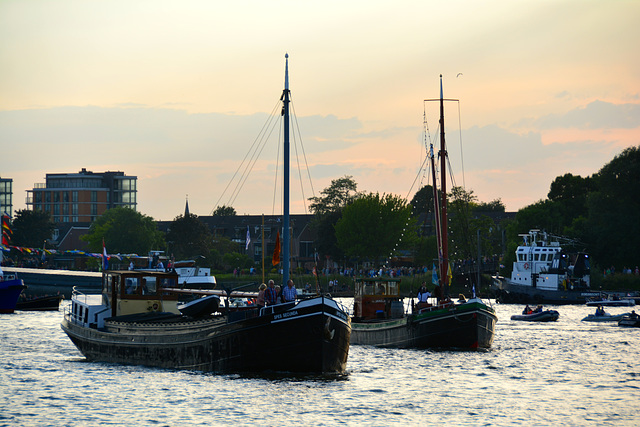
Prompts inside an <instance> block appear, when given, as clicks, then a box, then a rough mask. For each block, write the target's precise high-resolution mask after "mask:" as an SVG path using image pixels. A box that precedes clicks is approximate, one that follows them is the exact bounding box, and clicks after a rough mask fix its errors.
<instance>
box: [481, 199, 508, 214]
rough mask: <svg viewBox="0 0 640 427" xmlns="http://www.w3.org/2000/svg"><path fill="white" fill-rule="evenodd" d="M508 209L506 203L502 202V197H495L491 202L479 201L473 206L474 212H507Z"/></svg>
mask: <svg viewBox="0 0 640 427" xmlns="http://www.w3.org/2000/svg"><path fill="white" fill-rule="evenodd" d="M506 210H507V208H506V206H505V205H504V203H502V199H495V200H492V201H490V202H489V203H484V202H481V203H477V204H476V206H475V207H474V208H473V211H474V212H505V211H506Z"/></svg>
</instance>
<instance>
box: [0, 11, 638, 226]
mask: <svg viewBox="0 0 640 427" xmlns="http://www.w3.org/2000/svg"><path fill="white" fill-rule="evenodd" d="M638 17H640V2H639V1H615V0H612V1H601V0H597V1H588V0H587V1H563V0H557V1H550V0H549V1H545V0H542V1H540V0H537V1H524V0H521V1H519V0H515V1H455V0H454V1H449V2H435V1H424V0H422V1H404V0H395V1H393V2H392V1H375V0H368V1H339V2H338V1H325V2H313V3H312V2H303V1H278V0H274V1H237V2H222V1H211V0H180V1H177V0H176V1H174V0H148V1H146V0H136V1H131V0H126V1H125V0H123V1H120V0H109V1H106V0H105V1H103V0H55V1H54V0H51V1H47V0H3V1H0V176H1V177H3V178H13V180H14V212H15V211H16V210H19V209H24V208H25V207H26V205H25V198H26V190H28V189H31V188H33V186H34V184H35V183H44V182H45V175H46V174H47V173H71V172H78V171H79V170H80V169H82V168H86V169H88V170H92V171H94V172H103V171H107V170H112V171H113V170H118V171H123V172H125V173H126V174H127V175H134V176H137V177H138V191H139V192H138V210H139V211H140V212H142V213H144V214H145V215H149V216H151V217H153V218H155V219H157V220H171V219H173V218H174V217H175V216H177V215H179V214H181V213H182V212H183V211H184V202H185V198H186V197H187V195H188V199H189V207H190V210H191V212H192V213H195V214H197V215H210V214H211V212H212V210H213V209H215V207H216V203H217V202H218V201H219V203H220V204H229V203H228V202H229V196H230V194H229V193H228V192H227V193H224V190H225V187H227V185H228V183H229V182H230V179H231V177H232V176H233V174H234V172H235V171H236V169H237V168H238V166H239V165H240V164H241V162H242V159H243V158H244V157H245V155H247V153H248V152H249V149H250V147H251V146H252V144H253V143H254V141H255V140H256V138H258V135H259V134H260V131H261V129H262V127H263V125H264V124H265V123H266V121H267V118H268V114H269V113H270V112H271V111H272V110H273V109H274V107H275V106H276V104H277V102H278V100H279V98H280V95H281V93H282V89H283V85H284V64H285V60H284V55H285V53H288V54H289V56H290V58H289V71H290V88H291V92H292V97H293V107H294V109H295V113H296V117H297V122H296V124H295V126H294V127H295V129H296V131H297V129H299V132H300V135H301V138H302V143H303V146H304V152H305V155H306V160H307V162H308V165H309V175H310V176H311V179H312V183H313V190H315V195H319V192H320V191H321V190H322V189H323V188H325V187H327V186H328V185H329V184H330V182H331V180H332V179H337V178H340V177H342V176H344V175H351V176H353V178H354V180H355V181H356V182H357V183H358V188H359V189H360V190H363V191H369V192H380V193H393V194H397V195H400V196H403V197H405V196H409V197H412V196H413V193H415V191H416V190H417V189H418V188H416V187H414V188H413V189H412V184H413V183H414V181H415V180H416V176H418V172H419V167H420V164H421V162H422V160H423V158H424V155H425V154H424V152H425V149H424V140H425V139H427V140H428V139H429V137H430V139H431V140H432V141H433V142H436V141H437V135H436V134H437V132H438V117H437V114H438V112H437V104H436V103H431V104H428V105H427V111H426V114H427V124H428V128H429V135H428V136H427V137H425V136H424V132H423V128H424V126H423V113H424V112H425V108H424V103H423V100H424V99H428V98H437V97H438V96H439V90H440V87H439V84H440V83H439V75H440V74H442V76H443V84H444V96H445V98H455V99H458V100H459V101H460V102H459V104H458V103H453V102H451V103H447V105H446V119H445V120H446V131H447V142H448V144H449V146H448V149H449V155H450V161H451V164H452V166H453V168H454V172H455V180H456V184H457V185H463V184H464V185H465V186H466V188H467V190H472V191H473V192H474V194H475V195H476V196H477V197H478V198H479V200H480V201H484V202H489V201H491V200H494V199H498V198H500V199H502V201H503V202H504V203H505V205H506V207H507V210H509V211H515V210H518V209H520V208H522V207H524V206H526V205H528V204H531V203H534V202H536V201H538V200H540V199H544V198H545V197H546V195H547V193H548V190H549V185H550V183H551V182H552V181H553V179H554V178H555V177H556V176H558V175H562V174H564V173H567V172H570V173H573V174H579V175H582V176H587V175H591V174H593V173H595V172H597V171H598V170H599V169H600V168H601V167H602V166H603V165H604V164H606V163H607V162H609V161H610V160H611V159H612V158H613V157H614V156H615V155H617V154H619V153H620V152H622V150H624V149H625V148H626V147H630V146H635V145H639V144H640V54H638V52H639V51H640V25H638V22H637V21H638ZM272 136H273V138H272V140H273V141H272V142H270V143H269V146H268V147H267V148H265V149H264V150H263V151H262V155H261V157H260V159H259V160H258V161H257V162H256V164H255V166H254V168H253V170H252V173H251V174H250V176H249V177H248V179H247V181H246V183H245V185H244V186H243V188H242V191H241V192H240V193H239V194H238V196H237V197H236V198H235V200H234V202H233V204H232V205H233V207H234V208H235V209H236V211H237V212H238V214H261V213H265V214H271V213H274V212H275V213H276V214H277V213H279V212H280V211H281V208H280V202H279V198H280V196H279V195H276V196H274V187H275V180H276V176H275V169H276V164H278V165H280V166H281V164H282V161H281V160H280V161H279V163H278V161H277V158H276V157H277V156H276V154H277V152H278V148H277V144H278V131H277V130H275V131H274V132H273V135H272ZM298 153H299V154H301V152H300V151H298ZM292 158H293V159H294V160H295V153H293V154H292ZM300 162H301V163H302V162H303V159H301V160H300ZM463 166H464V169H463ZM463 172H464V174H463ZM303 175H304V177H305V183H304V185H305V190H304V191H305V193H304V198H308V197H310V196H312V195H313V194H312V193H311V188H310V187H309V186H308V179H306V176H307V172H306V171H304V172H303ZM297 176H298V172H297V171H295V170H294V171H292V201H291V203H292V213H304V209H305V208H304V204H303V203H302V199H303V196H302V194H301V192H300V183H299V181H298V179H297ZM278 177H281V173H280V174H279V175H278ZM418 181H420V178H418ZM423 183H427V182H426V181H423ZM416 185H417V184H416ZM278 191H279V190H278ZM278 194H279V193H278ZM274 198H275V199H276V204H275V206H274Z"/></svg>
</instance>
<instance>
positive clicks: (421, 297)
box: [418, 282, 431, 304]
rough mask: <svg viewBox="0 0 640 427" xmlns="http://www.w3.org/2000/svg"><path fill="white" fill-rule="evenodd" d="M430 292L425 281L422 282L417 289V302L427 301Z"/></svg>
mask: <svg viewBox="0 0 640 427" xmlns="http://www.w3.org/2000/svg"><path fill="white" fill-rule="evenodd" d="M430 296H431V292H429V291H428V290H427V284H426V282H422V286H421V287H420V289H418V304H423V303H428V302H429V297H430Z"/></svg>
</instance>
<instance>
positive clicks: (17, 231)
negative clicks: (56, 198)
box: [10, 209, 55, 248]
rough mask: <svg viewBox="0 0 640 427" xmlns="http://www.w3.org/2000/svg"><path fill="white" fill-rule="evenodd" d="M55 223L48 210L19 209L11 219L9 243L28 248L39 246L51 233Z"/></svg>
mask: <svg viewBox="0 0 640 427" xmlns="http://www.w3.org/2000/svg"><path fill="white" fill-rule="evenodd" d="M54 228H55V225H54V224H53V222H52V221H51V215H50V214H49V213H48V212H45V211H40V210H35V211H32V210H28V209H24V210H19V211H16V216H15V218H14V219H13V224H12V231H13V236H12V238H11V242H10V243H11V244H12V245H15V246H25V247H29V248H41V247H42V246H43V244H44V241H45V240H47V239H50V238H51V237H52V235H53V230H54Z"/></svg>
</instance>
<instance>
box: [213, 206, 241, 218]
mask: <svg viewBox="0 0 640 427" xmlns="http://www.w3.org/2000/svg"><path fill="white" fill-rule="evenodd" d="M235 215H237V214H236V210H235V209H234V208H233V207H231V206H226V205H222V206H218V207H217V208H216V209H215V210H214V211H213V216H235Z"/></svg>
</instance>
